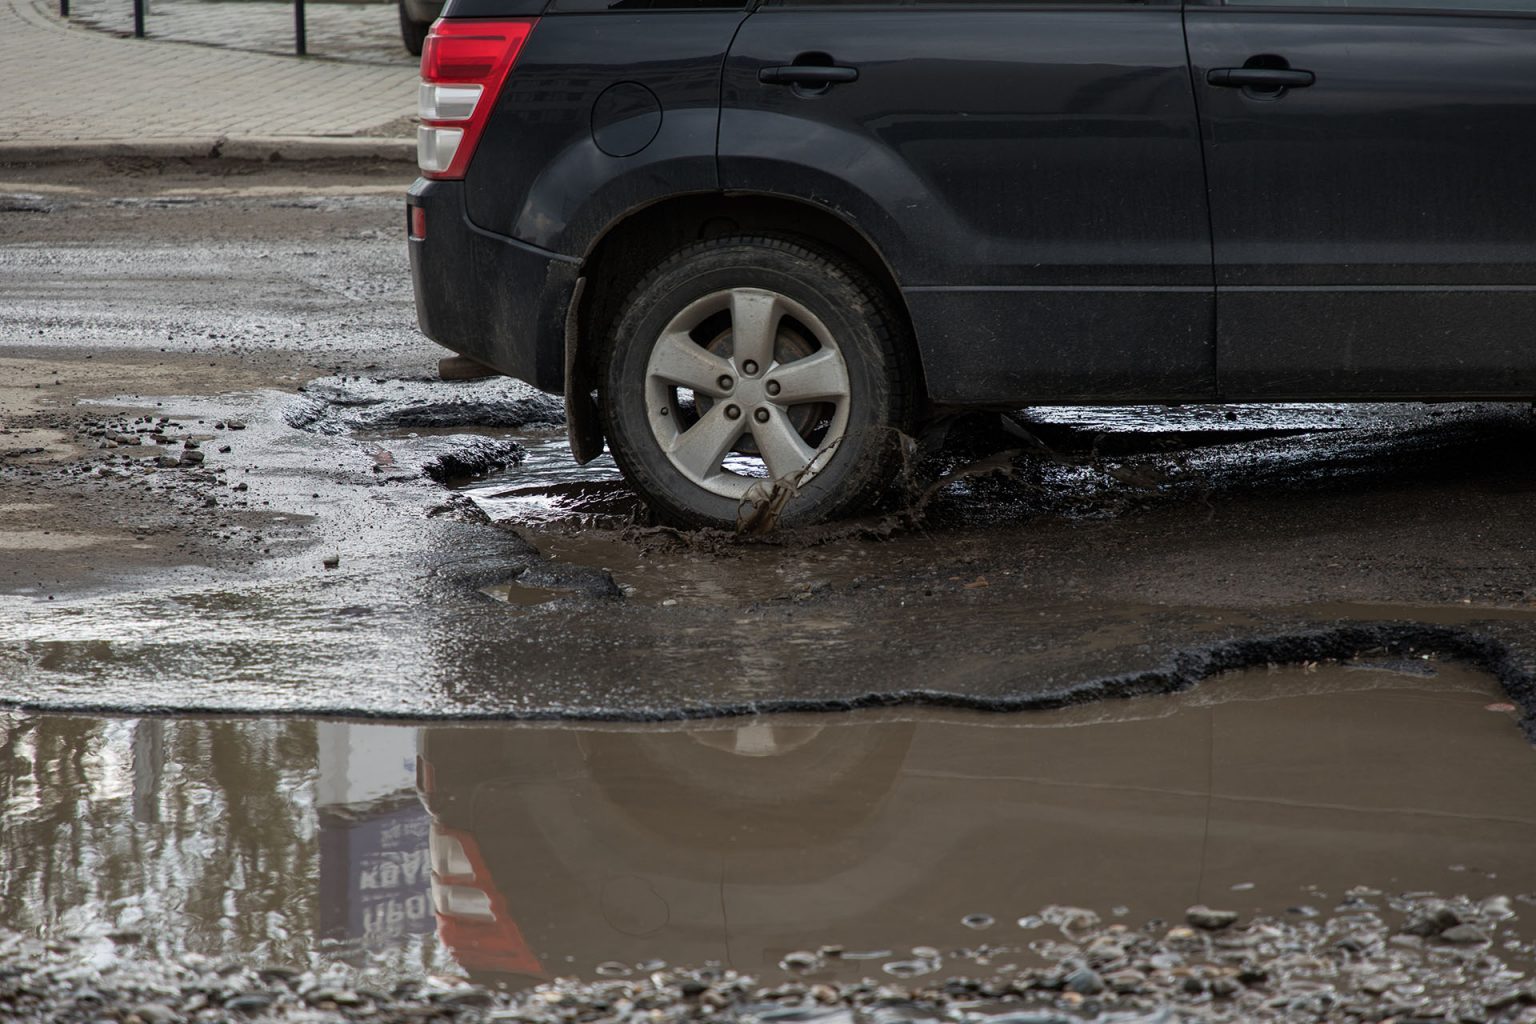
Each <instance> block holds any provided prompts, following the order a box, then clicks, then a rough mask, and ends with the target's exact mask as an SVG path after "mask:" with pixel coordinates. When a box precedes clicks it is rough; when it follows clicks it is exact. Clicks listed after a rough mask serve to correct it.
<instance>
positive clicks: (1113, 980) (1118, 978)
mask: <svg viewBox="0 0 1536 1024" xmlns="http://www.w3.org/2000/svg"><path fill="white" fill-rule="evenodd" d="M1104 983H1105V984H1106V985H1108V986H1109V987H1110V988H1111V989H1113V990H1114V991H1116V992H1118V993H1120V994H1121V995H1136V994H1138V993H1140V992H1144V991H1146V987H1147V976H1146V975H1145V974H1143V973H1141V972H1140V971H1138V970H1135V969H1133V968H1126V969H1125V970H1122V971H1110V972H1109V973H1108V974H1106V975H1104Z"/></svg>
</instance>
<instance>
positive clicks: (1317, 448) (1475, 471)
mask: <svg viewBox="0 0 1536 1024" xmlns="http://www.w3.org/2000/svg"><path fill="white" fill-rule="evenodd" d="M401 176H402V172H401V170H400V169H399V168H398V167H397V166H396V167H391V166H389V165H379V166H369V165H324V164H321V165H315V166H310V167H306V168H302V169H282V170H273V169H272V168H271V167H263V166H262V165H251V164H243V163H240V162H237V161H208V162H203V163H187V162H169V163H155V162H145V161H128V162H117V163H105V164H96V165H91V166H81V167H75V168H71V169H68V170H63V169H60V168H58V167H53V168H48V169H42V168H26V167H12V168H8V169H5V170H4V171H3V173H0V206H3V207H4V208H5V209H6V211H7V212H5V213H4V214H3V216H4V218H5V220H4V223H5V225H6V235H5V239H4V242H3V244H0V269H3V274H0V403H3V404H0V415H3V423H0V510H3V516H4V524H5V529H4V531H3V538H0V590H3V595H0V677H3V678H4V680H5V682H6V686H5V688H4V693H3V698H0V699H3V701H4V702H5V703H7V704H9V705H11V706H16V707H28V708H95V709H115V710H167V711H168V710H173V709H184V708H198V709H204V710H219V711H241V712H256V711H289V712H306V713H343V712H347V713H359V714H367V715H392V716H408V717H430V716H441V715H467V716H488V717H498V716H507V717H518V716H523V717H547V716H558V715H577V716H603V717H633V718H652V717H676V716H695V715H712V714H726V713H741V712H747V711H752V710H759V709H763V708H783V709H810V708H830V707H848V706H865V705H886V704H893V703H928V704H941V705H962V706H972V707H980V708H996V709H1004V708H1021V707H1038V706H1053V705H1058V704H1062V703H1070V702H1078V701H1085V700H1092V699H1097V698H1101V697H1108V696H1125V695H1132V694H1139V693H1151V692H1161V691H1166V690H1170V689H1179V688H1183V687H1187V686H1190V685H1193V684H1194V683H1196V682H1198V681H1200V680H1203V679H1211V678H1213V677H1216V676H1219V675H1220V674H1221V673H1222V672H1225V671H1227V670H1230V669H1236V668H1242V667H1247V666H1254V665H1259V666H1262V665H1264V664H1266V663H1270V662H1276V663H1278V662H1315V661H1323V660H1330V659H1341V660H1349V659H1352V658H1355V657H1357V656H1370V657H1379V656H1381V655H1383V654H1386V655H1390V656H1392V657H1400V658H1417V659H1425V658H1428V659H1430V660H1434V659H1457V660H1465V661H1469V662H1472V663H1474V664H1476V665H1478V666H1480V667H1482V668H1486V669H1487V670H1489V671H1491V672H1493V673H1494V674H1495V675H1496V676H1497V677H1498V678H1499V679H1500V681H1501V682H1502V683H1503V685H1504V686H1505V687H1506V689H1507V690H1508V693H1509V696H1510V698H1511V699H1512V700H1513V701H1515V702H1518V703H1520V704H1521V706H1522V707H1524V708H1525V710H1526V714H1527V718H1526V722H1527V725H1528V727H1530V726H1531V723H1533V722H1536V717H1533V716H1536V685H1533V664H1536V663H1533V652H1536V646H1533V645H1536V571H1533V566H1536V552H1533V544H1536V541H1533V539H1532V535H1531V532H1530V529H1529V524H1530V522H1531V521H1532V519H1533V515H1536V470H1533V468H1532V466H1531V462H1530V458H1529V452H1530V450H1531V446H1532V442H1533V440H1536V429H1533V425H1532V421H1531V417H1530V414H1529V410H1528V409H1526V408H1525V407H1510V406H1483V407H1479V406H1462V407H1454V408H1446V409H1426V408H1424V407H1382V408H1376V409H1371V410H1346V409H1329V408H1326V407H1308V408H1306V409H1298V410H1291V411H1289V412H1276V411H1273V410H1267V411H1266V410H1260V409H1239V410H1236V411H1232V410H1225V411H1223V410H1198V409H1183V410H1142V411H1140V412H1137V413H1136V414H1135V415H1134V416H1131V415H1130V414H1127V413H1125V412H1123V411H1122V412H1115V411H1112V410H1100V411H1098V412H1097V413H1089V412H1082V411H1077V412H1073V411H1055V412H1052V411H1050V410H1032V411H1026V412H1025V413H1023V414H1020V415H1018V416H1014V417H1011V418H1009V419H1008V420H1007V421H1006V422H1005V421H1002V420H999V419H998V418H997V417H991V418H988V419H984V420H980V421H974V422H970V423H962V424H957V425H956V427H955V429H954V430H953V431H952V432H951V437H950V439H949V444H948V447H947V448H946V449H944V450H943V451H942V452H940V453H939V454H938V455H936V456H934V457H933V459H932V460H931V462H930V464H929V465H928V466H927V468H926V471H927V472H928V473H929V474H930V475H929V477H928V479H933V478H934V477H936V476H939V475H942V474H943V473H945V472H949V471H954V470H959V469H962V468H963V467H964V466H966V465H972V466H975V465H977V464H978V462H979V463H980V466H981V469H982V470H985V472H982V471H980V470H978V471H976V472H973V473H970V474H966V473H961V474H960V476H959V477H957V478H956V480H955V481H954V482H953V483H952V484H950V485H948V486H946V487H944V488H941V489H940V490H939V491H938V492H937V493H936V495H935V496H934V498H933V500H932V501H931V502H930V503H929V504H928V505H926V506H925V508H924V510H923V514H922V515H921V516H901V515H896V516H894V517H886V518H884V519H878V520H872V521H870V522H866V523H861V524H852V525H848V526H841V527H837V528H834V529H829V530H821V531H812V532H807V533H803V534H787V535H785V534H777V535H773V536H770V537H767V538H761V539H754V540H744V539H741V538H737V537H734V536H729V535H681V534H676V533H673V532H671V531H663V530H657V529H654V528H650V527H648V526H647V525H646V523H645V521H644V519H643V516H641V514H640V513H639V512H638V510H637V509H636V508H635V507H634V505H633V502H632V500H631V499H629V498H628V496H627V494H626V492H625V491H624V489H623V487H622V485H621V484H619V483H616V482H615V481H614V479H613V474H612V470H611V467H609V468H608V469H607V470H602V468H601V467H599V472H598V473H597V474H596V475H593V474H591V473H583V472H578V471H577V470H576V469H575V468H574V467H571V466H569V465H568V464H567V463H565V462H564V461H563V460H562V459H561V458H559V454H560V452H559V449H560V430H559V427H558V411H557V405H556V403H555V402H554V400H553V399H550V398H548V397H547V396H539V395H537V394H535V393H533V392H531V391H529V390H528V389H526V388H523V387H522V386H521V385H517V384H515V383H513V382H507V381H496V382H490V383H487V382H463V383H455V384H448V383H443V382H437V381H436V380H435V377H434V373H433V370H434V367H435V364H436V360H437V358H438V357H439V356H440V355H441V354H442V352H441V350H438V349H437V348H436V347H435V346H433V345H432V344H431V343H430V342H428V341H426V340H425V339H424V338H422V337H421V336H420V335H419V334H418V333H417V332H416V331H415V328H414V317H413V314H412V310H411V303H410V286H409V278H408V273H407V268H406V261H405V254H404V242H403V239H402V237H401V235H402V227H403V224H402V217H401V210H400V206H401V201H400V195H401V190H402V189H403V187H404V185H405V182H404V181H403V180H401ZM1229 417H1230V418H1229ZM235 423H240V424H242V425H243V429H240V428H236V427H234V424H235ZM987 460H990V461H987ZM488 473H489V474H493V475H492V477H491V478H490V480H489V481H488V482H487V481H484V480H482V481H481V482H479V483H474V481H473V478H474V477H477V476H478V477H483V476H485V475H486V474H488ZM465 484H473V486H468V487H459V485H465ZM456 487H458V489H456ZM507 495H511V496H512V497H510V498H508V497H507ZM530 507H537V509H539V510H540V512H539V514H538V515H530V514H528V511H527V510H528V509H529V508H530Z"/></svg>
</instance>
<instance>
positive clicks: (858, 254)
mask: <svg viewBox="0 0 1536 1024" xmlns="http://www.w3.org/2000/svg"><path fill="white" fill-rule="evenodd" d="M1533 69H1536V0H1440V2H1438V3H1437V2H1435V0H1327V2H1306V0H1297V2H1289V3H1286V4H1285V5H1284V6H1277V5H1276V4H1275V3H1274V2H1273V0H1228V2H1226V3H1220V2H1217V3H1193V2H1190V3H1185V4H1182V5H1181V4H1179V3H1159V2H1155V0H1154V2H1144V3H1116V2H1107V3H1077V4H1073V3H1029V2H1018V0H1012V2H1009V0H1001V2H990V3H989V2H979V3H974V2H959V0H916V2H904V3H861V2H847V0H830V2H829V0H786V2H771V0H765V2H762V3H760V4H757V5H744V4H743V3H742V2H741V0H734V2H733V0H448V4H447V6H446V8H445V11H444V17H443V19H442V20H441V21H439V22H438V23H437V24H436V25H435V26H434V27H433V30H432V35H431V36H430V37H429V38H428V41H427V45H426V50H425V52H424V54H423V57H422V73H423V85H422V92H421V113H422V121H423V126H422V128H421V130H420V132H421V134H420V157H421V167H422V172H423V174H424V178H423V179H422V180H420V181H418V182H417V183H416V185H415V186H414V187H413V188H412V189H411V192H410V197H409V204H410V210H409V214H410V216H409V224H410V235H411V242H410V251H411V265H412V273H413V276H414V281H415V287H416V303H417V310H418V315H419V319H420V323H421V327H422V329H423V330H424V331H425V332H426V333H427V334H428V335H429V336H430V337H432V338H434V339H435V340H437V341H438V342H440V343H442V344H443V345H445V346H447V347H448V348H450V349H452V350H454V351H456V352H459V353H462V354H464V355H466V356H469V357H471V358H473V359H476V360H479V361H480V362H482V363H485V364H488V365H489V366H491V367H493V368H494V369H496V370H498V371H501V372H503V373H507V374H510V375H512V376H515V377H519V378H522V379H523V380H526V381H529V382H531V383H532V384H533V385H535V386H536V387H539V388H542V389H545V390H548V391H563V392H564V393H565V396H566V404H567V407H568V410H569V425H570V432H571V438H572V448H573V451H574V453H575V455H576V458H577V459H579V460H582V461H585V460H587V459H590V458H592V457H594V456H596V455H597V454H598V453H599V452H600V451H601V450H602V445H603V441H604V439H605V438H606V440H607V443H608V445H609V447H610V448H611V450H612V452H613V454H614V457H615V458H616V459H617V461H618V464H619V466H620V467H621V468H622V469H623V471H624V473H625V475H626V476H627V478H628V479H629V481H630V482H631V483H632V484H633V485H634V486H635V488H636V489H637V490H639V491H640V493H641V494H642V495H644V496H645V497H646V498H647V499H648V500H649V501H650V502H651V504H652V505H653V506H654V508H655V509H656V510H657V512H658V513H659V514H660V515H661V516H662V517H663V518H664V519H667V520H669V521H672V522H676V523H682V524H693V525H697V524H731V523H733V522H736V521H737V519H738V516H739V515H740V514H741V512H742V510H743V509H744V508H750V507H752V506H754V505H757V506H761V505H762V504H764V503H766V502H770V501H771V502H774V503H782V502H784V501H785V499H788V502H787V504H785V505H783V513H784V516H785V518H787V519H790V520H800V521H808V520H812V519H817V518H822V517H827V516H833V515H838V514H843V513H847V512H851V511H854V510H856V509H858V508H861V507H864V506H866V505H867V504H868V503H869V502H870V501H871V500H872V499H873V498H875V497H876V496H878V495H879V494H880V493H881V492H882V489H883V488H884V487H885V486H886V485H887V483H888V481H889V479H890V476H891V474H892V473H893V471H894V467H895V465H896V463H897V456H898V453H899V452H900V450H901V445H900V443H899V438H900V436H901V435H902V434H905V433H910V432H911V431H912V430H913V429H914V428H915V426H916V425H917V424H918V423H919V422H920V421H921V419H922V418H924V417H926V416H929V415H932V413H933V412H934V411H935V410H937V409H947V408H963V407H987V406H993V407H1003V406H1017V405H1023V404H1030V403H1034V404H1041V403H1067V402H1071V403H1095V404H1104V403H1114V402H1138V403H1140V402H1169V403H1176V402H1191V401H1229V400H1243V401H1281V400H1291V399H1307V400H1341V401H1349V400H1362V399H1372V400H1381V399H1415V400H1418V399H1426V400H1436V399H1460V398H1472V397H1479V398H1482V397H1487V398H1494V397H1497V398H1522V399H1523V398H1529V397H1531V396H1533V395H1536V188H1533V183H1536V73H1533Z"/></svg>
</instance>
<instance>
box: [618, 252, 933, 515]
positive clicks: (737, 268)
mask: <svg viewBox="0 0 1536 1024" xmlns="http://www.w3.org/2000/svg"><path fill="white" fill-rule="evenodd" d="M907 333H908V332H907V327H906V324H905V321H904V319H903V318H902V317H901V316H900V315H899V314H898V313H897V312H896V311H895V309H894V308H893V307H892V303H891V300H890V299H889V297H888V296H886V295H885V294H884V293H883V292H882V291H881V289H879V288H878V287H877V286H875V285H874V283H873V282H871V281H870V280H868V279H867V278H866V277H865V275H864V274H862V273H861V272H860V271H859V270H858V269H857V268H855V267H854V266H852V265H851V264H849V263H848V262H846V261H845V260H843V259H842V258H840V257H839V256H837V255H835V254H834V253H831V252H826V251H822V250H821V249H819V248H817V247H814V245H813V244H811V243H806V242H802V241H799V240H790V239H784V238H774V237H747V236H731V237H723V238H716V239H711V240H709V241H704V242H699V243H695V244H693V245H690V246H688V247H686V248H684V249H682V250H680V251H678V252H676V253H674V254H672V255H671V256H670V257H668V258H667V259H666V260H664V261H663V262H662V263H661V264H660V265H659V266H657V267H656V268H655V269H654V270H652V271H651V273H650V274H648V275H647V276H646V277H645V278H643V279H642V280H641V281H640V283H639V284H638V285H637V286H636V287H635V288H634V290H633V291H632V292H631V293H630V295H629V297H628V299H626V300H625V302H624V304H623V306H622V307H621V308H620V310H619V312H618V314H617V316H616V318H615V323H614V324H613V327H612V330H611V333H610V335H609V337H608V339H607V345H606V347H605V350H604V353H603V359H602V364H601V367H600V374H599V380H600V382H601V384H600V387H601V395H600V402H599V405H600V407H601V409H602V415H603V425H604V430H605V433H606V435H607V437H608V444H609V448H610V450H611V451H612V452H613V455H614V458H615V460H616V461H617V462H618V464H619V468H620V469H621V470H622V471H623V473H624V476H625V478H626V479H627V480H628V481H629V483H630V485H631V486H633V487H634V488H635V489H636V490H637V491H639V492H640V494H641V496H642V497H644V498H645V500H646V501H647V502H648V503H649V504H650V505H651V507H652V508H653V509H654V510H655V511H656V513H657V515H658V518H660V519H661V520H662V521H664V522H667V523H670V524H673V525H677V526H682V527H689V528H693V527H706V526H708V527H721V528H732V527H737V526H739V525H741V524H743V523H750V522H752V521H754V519H755V521H757V522H758V523H760V524H761V523H762V516H763V515H764V514H765V510H766V511H767V512H768V514H769V515H770V516H771V521H772V522H778V523H787V524H796V523H811V522H817V521H820V520H823V519H831V518H836V517H839V516H845V515H850V514H854V513H857V512H860V511H863V510H865V509H868V508H869V507H870V506H871V505H872V504H874V503H875V502H876V501H877V500H878V499H879V498H880V497H881V495H882V494H883V493H884V492H885V491H886V490H887V488H888V486H889V484H890V482H891V479H892V477H893V476H894V474H895V472H896V469H897V467H898V464H899V461H898V460H899V453H900V451H901V434H903V433H905V432H907V431H909V430H910V428H911V416H912V409H913V402H914V393H915V383H916V382H915V377H916V372H915V370H914V369H913V368H912V361H911V358H910V355H909V352H910V346H909V345H908V342H907Z"/></svg>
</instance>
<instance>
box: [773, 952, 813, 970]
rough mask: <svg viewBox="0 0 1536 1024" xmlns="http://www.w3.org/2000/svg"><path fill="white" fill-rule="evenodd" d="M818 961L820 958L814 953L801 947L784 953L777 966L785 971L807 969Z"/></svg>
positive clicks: (810, 968) (811, 967)
mask: <svg viewBox="0 0 1536 1024" xmlns="http://www.w3.org/2000/svg"><path fill="white" fill-rule="evenodd" d="M820 963H821V958H820V957H819V956H817V955H816V954H815V953H810V952H807V951H805V950H803V949H801V950H796V951H795V952H793V953H786V954H784V959H782V960H780V961H779V966H780V967H781V968H783V969H784V970H786V971H809V970H812V969H814V968H815V967H817V966H818V965H819V964H820Z"/></svg>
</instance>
